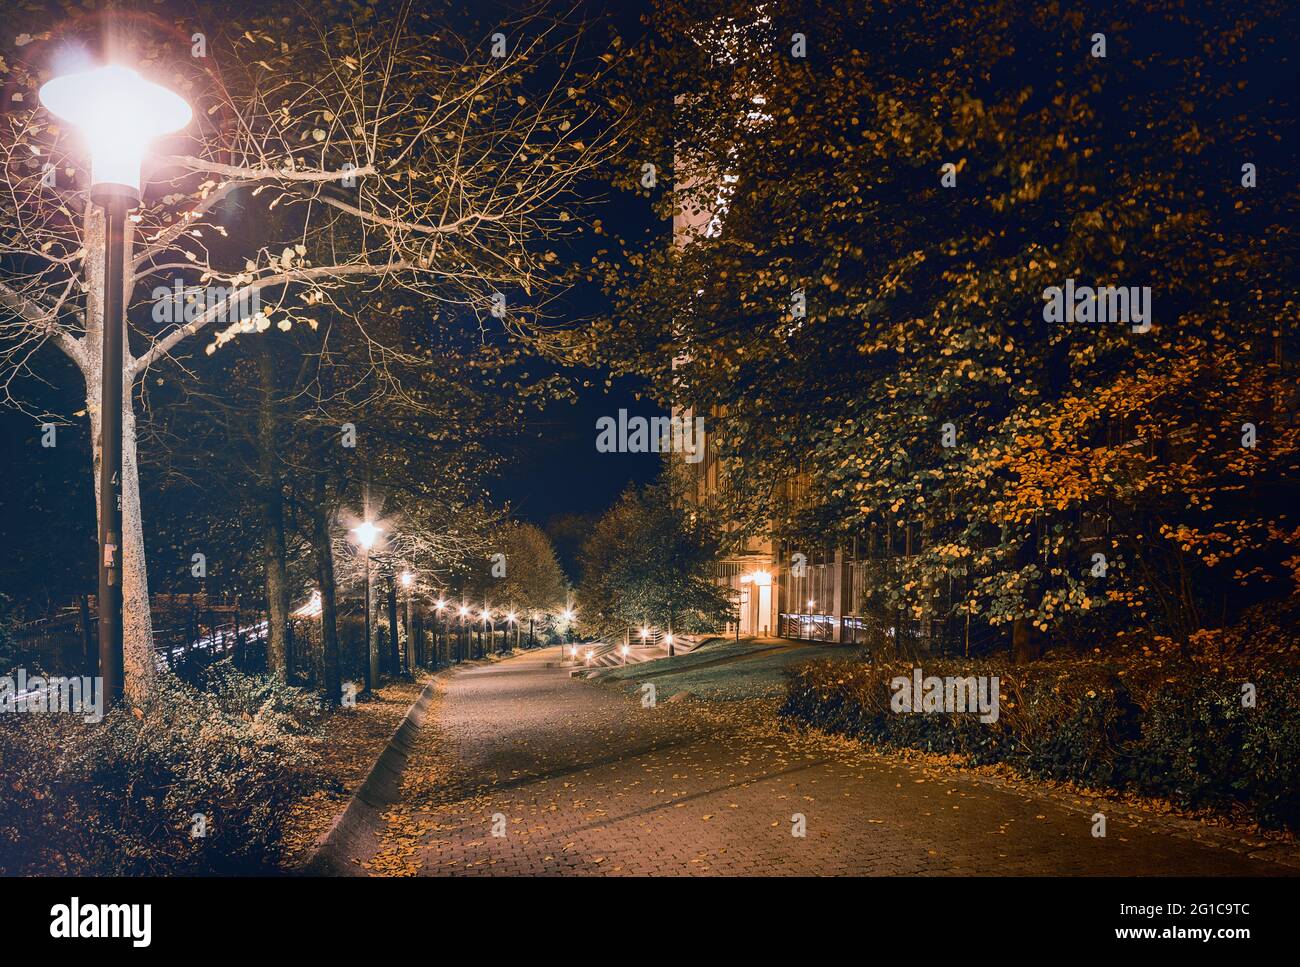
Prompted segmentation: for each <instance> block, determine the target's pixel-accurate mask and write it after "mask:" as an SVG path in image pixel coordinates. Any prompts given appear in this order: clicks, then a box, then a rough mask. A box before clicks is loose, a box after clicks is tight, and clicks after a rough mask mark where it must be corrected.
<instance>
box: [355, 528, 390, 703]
mask: <svg viewBox="0 0 1300 967" xmlns="http://www.w3.org/2000/svg"><path fill="white" fill-rule="evenodd" d="M383 531H384V529H383V528H382V527H380V526H378V525H377V524H374V523H371V522H370V521H368V520H367V521H362V522H361V523H360V524H358V525H357V526H356V527H354V528H352V533H353V534H355V535H356V537H357V544H358V545H360V547H361V550H362V551H363V552H364V557H365V568H366V690H367V691H369V690H370V689H372V688H374V687H375V686H376V685H378V684H379V651H378V650H377V649H376V648H375V647H374V646H373V645H371V643H370V549H371V548H372V547H374V546H375V541H377V540H379V535H380V534H382V533H383Z"/></svg>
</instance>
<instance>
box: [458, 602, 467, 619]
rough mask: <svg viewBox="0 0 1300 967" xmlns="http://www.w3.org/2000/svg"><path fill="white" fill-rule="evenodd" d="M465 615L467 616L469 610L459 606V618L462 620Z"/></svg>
mask: <svg viewBox="0 0 1300 967" xmlns="http://www.w3.org/2000/svg"><path fill="white" fill-rule="evenodd" d="M467 614H469V608H467V607H465V606H464V605H463V604H462V605H461V606H460V616H461V617H462V618H463V617H465V616H466V615H467Z"/></svg>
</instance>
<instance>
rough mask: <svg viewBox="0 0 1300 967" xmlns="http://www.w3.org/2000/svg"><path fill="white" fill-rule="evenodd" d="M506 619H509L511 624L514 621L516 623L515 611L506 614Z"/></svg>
mask: <svg viewBox="0 0 1300 967" xmlns="http://www.w3.org/2000/svg"><path fill="white" fill-rule="evenodd" d="M506 620H507V621H509V622H510V623H511V624H514V623H515V613H514V612H513V611H511V612H510V613H509V614H507V615H506Z"/></svg>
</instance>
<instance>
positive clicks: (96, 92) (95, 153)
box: [39, 64, 193, 702]
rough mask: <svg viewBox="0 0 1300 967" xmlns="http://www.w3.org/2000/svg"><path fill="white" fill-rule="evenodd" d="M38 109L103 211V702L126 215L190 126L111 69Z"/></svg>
mask: <svg viewBox="0 0 1300 967" xmlns="http://www.w3.org/2000/svg"><path fill="white" fill-rule="evenodd" d="M39 97H40V100H41V104H42V105H44V106H45V109H46V110H47V111H49V112H50V113H51V114H53V115H54V116H55V117H57V118H59V119H60V120H63V121H66V122H68V124H70V125H72V127H74V128H76V129H77V130H78V131H79V132H80V133H81V137H82V140H83V141H85V143H86V146H87V147H88V148H89V149H90V198H91V200H92V201H93V202H94V203H95V204H97V205H99V206H100V208H102V209H103V210H104V236H105V238H104V292H103V300H102V303H101V304H102V305H103V313H104V333H103V340H104V342H103V354H102V359H101V367H102V368H101V374H102V375H101V380H102V382H101V389H100V422H99V432H100V444H99V446H100V458H99V459H100V464H99V508H100V511H99V592H98V598H97V601H96V604H97V607H98V610H99V674H100V676H101V677H102V679H103V686H102V687H103V690H104V696H105V698H106V699H107V700H108V701H109V702H113V701H115V700H117V699H118V698H120V697H121V695H122V677H123V657H122V362H123V351H124V347H125V333H124V328H125V321H126V320H125V306H124V302H125V298H124V292H123V289H124V287H125V260H126V213H127V212H128V211H130V210H131V209H132V208H134V207H135V206H136V205H137V204H139V202H140V167H141V164H142V163H143V161H144V155H145V151H146V150H148V148H149V145H150V144H151V143H152V142H153V141H155V140H156V139H158V138H160V137H162V136H163V135H164V134H171V133H172V132H173V131H179V130H180V129H181V128H183V127H185V125H187V124H189V123H190V118H191V117H192V116H193V112H192V111H191V110H190V106H189V104H188V103H186V101H185V99H184V98H183V97H181V96H180V95H179V94H174V93H173V92H171V91H169V90H167V88H165V87H160V86H159V85H157V84H153V83H150V82H149V81H146V80H145V79H144V78H143V77H141V76H140V75H139V74H137V73H136V72H135V71H133V70H131V69H130V68H128V67H122V66H120V65H116V64H109V65H106V66H103V67H96V68H94V69H92V70H85V71H80V72H78V73H75V74H65V75H63V76H62V77H56V78H54V79H53V80H51V81H48V82H46V83H45V84H44V85H42V87H41V89H40V93H39Z"/></svg>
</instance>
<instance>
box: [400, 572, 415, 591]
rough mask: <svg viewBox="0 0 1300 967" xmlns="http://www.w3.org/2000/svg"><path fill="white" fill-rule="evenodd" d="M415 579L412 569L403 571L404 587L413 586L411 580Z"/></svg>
mask: <svg viewBox="0 0 1300 967" xmlns="http://www.w3.org/2000/svg"><path fill="white" fill-rule="evenodd" d="M414 580H415V575H414V574H412V573H411V572H410V571H403V572H402V587H404V588H409V587H410V586H411V582H412V581H414Z"/></svg>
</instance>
